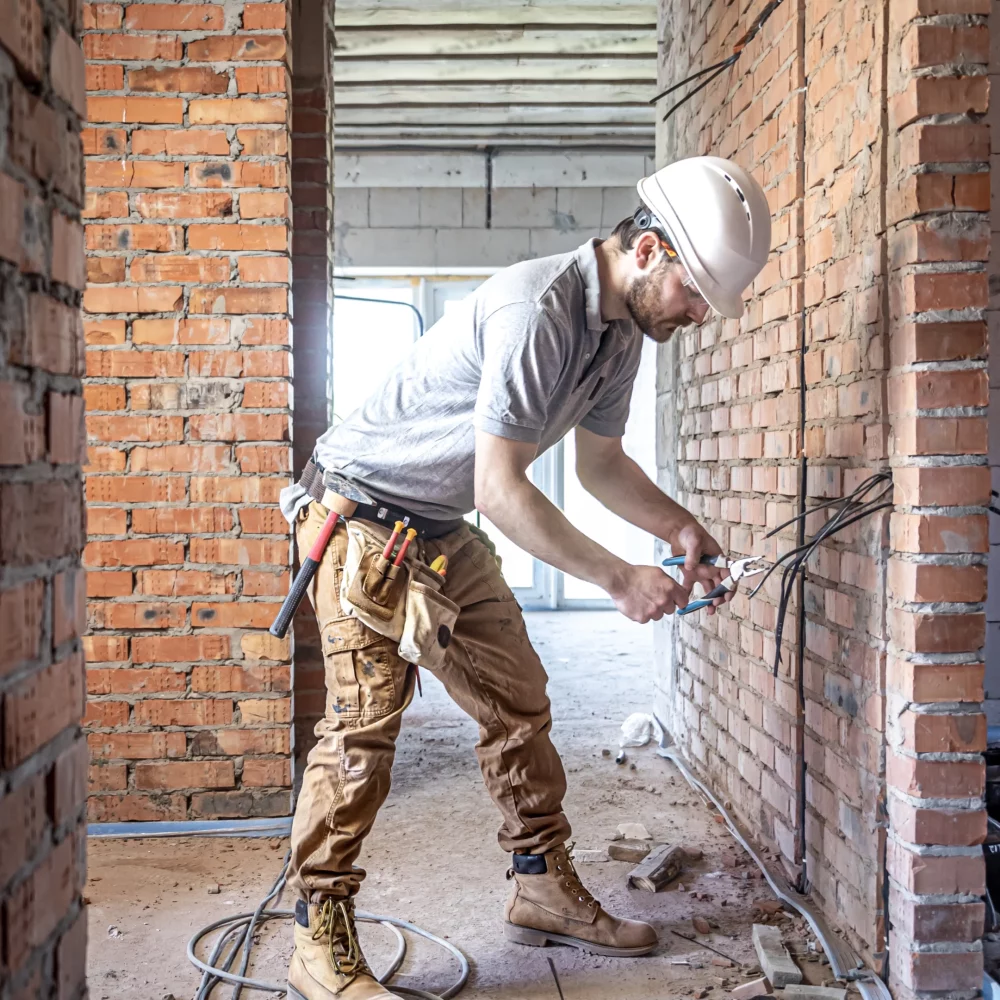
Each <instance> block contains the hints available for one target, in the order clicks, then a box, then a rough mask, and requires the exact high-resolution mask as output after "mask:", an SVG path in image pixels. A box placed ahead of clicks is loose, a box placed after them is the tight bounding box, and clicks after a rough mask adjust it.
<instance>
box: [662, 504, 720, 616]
mask: <svg viewBox="0 0 1000 1000" xmlns="http://www.w3.org/2000/svg"><path fill="white" fill-rule="evenodd" d="M669 541H670V549H671V551H672V552H673V554H674V555H675V556H679V555H683V556H684V557H685V559H684V573H683V575H684V586H685V587H686V588H687V590H688V592H689V593H690V592H691V590H692V589H693V588H694V585H695V584H696V583H700V584H701V585H702V587H704V588H705V593H706V594H707V593H708V592H709V591H710V590H712V589H713V588H715V587H717V586H718V585H719V584H720V583H722V581H723V580H725V579H726V577H727V576H728V575H729V573H728V571H727V570H726V568H725V567H724V566H709V565H707V564H705V563H703V562H701V557H702V556H718V555H722V549H721V548H720V546H719V543H718V542H717V541H716V540H715V539H714V538H713V537H712V536H711V535H710V534H709V533H708V532H707V531H706V530H705V529H704V528H703V527H702V526H701V525H700V524H698V522H697V521H689V522H688V523H687V524H685V525H684V527H683V528H681V529H680V530H679V531H678V532H677V533H676V535H674V536H673V537H672V538H671V539H670V540H669ZM732 598H733V592H732V591H730V592H729V593H728V594H727V595H726V596H725V597H717V598H716V599H715V601H714V603H713V604H712V605H711V606H710V607H708V608H706V610H707V611H708V613H709V614H710V615H714V614H715V609H716V608H717V607H718V606H719V605H720V604H725V603H726V601H730V600H732Z"/></svg>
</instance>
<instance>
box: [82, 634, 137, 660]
mask: <svg viewBox="0 0 1000 1000" xmlns="http://www.w3.org/2000/svg"><path fill="white" fill-rule="evenodd" d="M128 643H129V640H128V638H127V637H125V636H120V635H88V636H84V638H83V653H84V656H85V657H86V660H87V662H88V663H101V662H105V661H111V660H127V659H128Z"/></svg>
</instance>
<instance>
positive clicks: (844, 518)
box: [750, 472, 893, 676]
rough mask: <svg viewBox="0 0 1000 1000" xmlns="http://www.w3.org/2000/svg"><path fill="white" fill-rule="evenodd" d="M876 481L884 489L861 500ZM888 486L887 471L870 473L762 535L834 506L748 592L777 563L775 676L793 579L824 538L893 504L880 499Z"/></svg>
mask: <svg viewBox="0 0 1000 1000" xmlns="http://www.w3.org/2000/svg"><path fill="white" fill-rule="evenodd" d="M879 484H885V489H883V490H881V491H880V492H879V493H878V494H877V495H876V496H874V497H871V498H870V499H865V498H866V497H868V494H870V493H871V492H872V491H873V490H874V489H875V488H876V487H877V486H878V485H879ZM892 488H893V487H892V477H891V476H890V475H889V474H888V473H885V472H880V473H876V474H875V475H873V476H869V478H868V479H866V480H864V482H862V483H861V484H860V485H859V486H857V487H856V488H855V489H854V490H853V491H852V492H851V493H849V494H848V495H847V496H846V497H840V498H837V499H835V500H830V501H826V502H824V503H821V504H817V505H816V506H815V507H812V508H810V509H809V510H806V511H804V512H801V513H799V514H798V515H796V516H795V517H793V518H791V519H789V520H788V521H785V522H784V523H782V524H780V525H778V527H776V528H774V529H773V530H771V531H769V532H768V533H767V535H765V537H766V538H770V537H772V536H773V535H775V534H776V533H777V532H779V531H781V530H782V529H783V528H787V527H788V526H789V525H791V524H795V523H796V522H798V523H799V524H802V523H804V520H805V518H807V517H809V515H811V514H814V513H816V512H817V511H821V510H826V509H829V508H831V507H836V508H837V510H836V513H834V515H833V516H832V517H831V518H830V519H829V520H828V521H827V522H826V524H824V525H823V527H822V528H820V529H819V530H818V531H817V532H816V534H815V535H814V536H813V537H812V538H811V539H810V540H809V541H808V542H804V543H802V544H799V545H796V546H795V548H793V549H790V550H789V551H788V552H786V553H784V555H782V556H780V557H779V558H778V559H776V560H775V562H774V565H773V566H771V567H770V568H769V569H768V570H767V572H766V573H765V574H764V576H763V577H762V578H761V580H760V582H759V583H758V584H757V586H756V587H754V589H753V590H752V591H751V592H750V596H751V597H753V596H754V595H755V594H756V593H757V592H758V591H759V590H760V589H761V587H763V586H764V584H765V583H766V582H767V580H768V578H769V577H770V576H771V574H772V573H773V572H774V571H775V570H776V569H777V568H778V567H779V566H781V567H782V574H781V588H780V594H779V599H778V614H777V622H776V624H775V630H774V638H775V652H774V675H775V676H777V675H778V669H779V667H780V666H781V639H782V635H783V633H784V626H785V616H786V614H787V612H788V606H789V604H790V603H791V599H792V593H793V591H794V589H795V584H796V581H797V580H799V579H800V575H801V574H804V567H805V566H806V564H807V563H808V561H809V559H810V557H811V556H812V554H813V552H815V551H816V549H817V548H818V547H819V546H820V545H821V544H822V543H823V542H824V541H825V540H826V539H828V538H830V537H831V536H832V535H834V534H836V533H837V532H839V531H843V530H844V529H845V528H847V527H849V526H850V525H852V524H855V523H856V522H857V521H860V520H862V519H863V518H866V517H869V516H871V515H872V514H874V513H876V512H877V511H880V510H885V509H887V508H889V507H892V506H893V504H892V502H891V501H889V502H883V501H885V498H886V497H887V496H888V495H889V494H890V493H891V492H892ZM799 537H800V538H801V537H802V535H801V534H800V536H799ZM800 669H801V667H800Z"/></svg>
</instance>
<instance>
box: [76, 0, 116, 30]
mask: <svg viewBox="0 0 1000 1000" xmlns="http://www.w3.org/2000/svg"><path fill="white" fill-rule="evenodd" d="M124 9H125V8H124V7H123V6H122V5H121V4H118V3H85V4H84V5H83V28H84V30H85V31H109V30H111V31H113V30H114V29H115V28H120V27H121V26H122V20H123V14H124Z"/></svg>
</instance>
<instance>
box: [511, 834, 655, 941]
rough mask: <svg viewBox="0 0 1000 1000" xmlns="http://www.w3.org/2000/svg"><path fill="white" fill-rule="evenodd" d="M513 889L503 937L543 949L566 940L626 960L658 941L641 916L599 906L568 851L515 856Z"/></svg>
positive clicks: (512, 871)
mask: <svg viewBox="0 0 1000 1000" xmlns="http://www.w3.org/2000/svg"><path fill="white" fill-rule="evenodd" d="M507 878H508V879H514V882H515V885H514V892H513V893H512V895H511V897H510V900H509V901H508V903H507V910H506V918H507V922H506V923H505V924H504V937H506V938H507V940H508V941H516V942H517V943H518V944H527V945H533V946H535V947H544V946H545V945H547V944H568V945H572V946H573V947H574V948H580V949H581V950H583V951H589V952H592V953H593V954H595V955H611V956H614V957H616V958H629V957H633V956H636V955H646V954H648V953H649V952H651V951H652V950H653V949H654V948H655V947H656V945H657V943H658V940H657V937H656V931H655V930H653V928H652V927H650V925H649V924H645V923H642V922H641V921H639V920H620V919H619V918H618V917H613V916H611V914H610V913H607V912H606V911H605V910H604V909H602V907H601V904H600V903H599V902H598V901H597V900H596V899H594V897H593V896H591V894H590V893H589V892H587V890H586V889H585V888H584V887H583V884H582V883H581V881H580V876H579V875H577V873H576V869H575V868H574V867H573V862H572V861H571V860H570V854H569V851H568V850H567V849H566V848H565V847H557V848H555V849H554V850H551V851H548V852H546V853H545V854H515V855H514V867H513V868H512V869H511V870H510V871H509V872H507Z"/></svg>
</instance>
